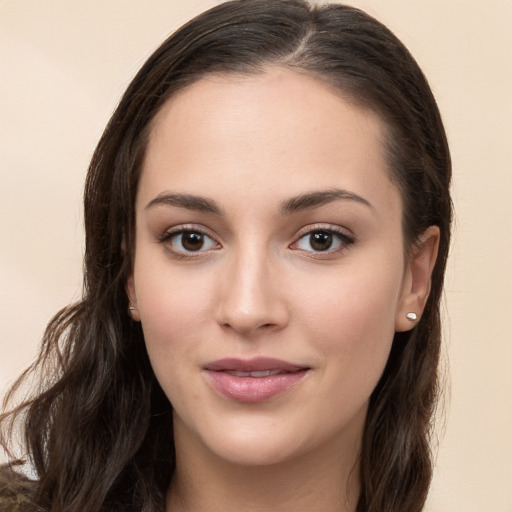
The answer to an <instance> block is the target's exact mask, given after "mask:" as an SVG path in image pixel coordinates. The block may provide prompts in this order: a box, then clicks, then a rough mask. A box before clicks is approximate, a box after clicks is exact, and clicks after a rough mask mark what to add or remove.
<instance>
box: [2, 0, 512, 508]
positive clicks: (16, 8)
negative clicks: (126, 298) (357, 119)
mask: <svg viewBox="0 0 512 512" xmlns="http://www.w3.org/2000/svg"><path fill="white" fill-rule="evenodd" d="M216 3H218V2H215V1H211V0H210V1H206V0H165V1H163V0H158V1H157V0H153V1H142V0H122V1H121V0H108V1H105V0H95V1H91V0H89V1H87V2H86V1H85V0H83V1H74V2H70V1H69V0H46V1H42V0H0V70H1V80H0V217H1V223H0V229H1V232H0V244H1V253H0V257H1V260H0V313H1V316H0V318H1V321H2V335H1V337H0V391H2V390H5V389H6V386H7V383H8V382H10V381H12V379H13V378H14V377H15V376H16V375H17V373H18V372H19V371H20V370H21V369H22V368H23V367H24V366H25V365H27V363H28V362H29V361H30V360H31V359H32V357H33V356H34V354H35V350H36V347H37V344H38V340H39V339H40V337H41V334H42V331H43V329H44V326H45V324H46V322H47V321H48V319H49V318H50V316H51V315H52V314H53V313H55V312H56V311H57V309H58V308H60V307H62V306H63V305H65V304H67V303H68V302H70V301H71V300H72V299H74V298H77V297H79V295H80V285H81V251H82V217H81V211H80V209H81V206H80V201H81V193H82V186H83V178H84V172H85V169H86V167H87V163H88V160H89V158H90V156H91V154H92V151H93V148H94V146H95V143H96V141H97V139H98V138H99V135H100V133H101V131H102V129H103V127H104V125H105V123H106V121H107V120H108V118H109V116H110V114H111V112H112V110H113V108H114V107H115V105H116V103H117V101H118V99H119V97H120V95H121V93H122V92H123V90H124V88H125V87H126V85H127V84H128V81H129V80H130V78H131V77H132V76H133V74H134V73H135V72H136V70H137V69H138V67H139V66H140V65H141V64H142V62H143V61H144V59H145V58H146V57H147V56H148V55H149V53H150V52H151V51H152V49H153V48H154V47H155V46H156V45H157V44H158V43H159V42H160V41H161V40H162V39H163V38H164V37H165V36H166V35H167V34H168V33H169V32H171V31H172V30H173V29H174V28H176V27H177V26H178V25H180V24H181V23H182V22H184V21H185V20H187V19H189V18H190V17H192V16H193V15H195V14H196V13H198V12H200V11H202V10H203V9H205V8H207V7H210V6H211V5H214V4H216ZM349 3H351V4H352V5H356V6H359V7H362V8H364V9H366V10H367V11H369V12H370V13H372V14H374V15H375V16H376V17H378V18H379V19H381V20H382V21H384V22H385V23H386V24H388V26H390V28H392V29H393V30H394V31H395V32H396V33H397V35H398V36H399V37H400V38H402V40H403V41H404V42H405V44H406V45H407V46H408V47H409V48H410V50H411V51H412V52H413V54H414V55H415V56H416V58H417V59H418V61H419V63H420V65H421V66H422V67H423V69H424V71H425V72H426V74H427V76H428V77H429V79H430V81H431V84H432V87H433V89H434V92H435V93H436V95H437V98H438V101H439V104H440V107H441V110H442V112H443V114H444V118H445V121H446V126H447V130H448V135H449V139H450V142H451V147H452V151H453V160H454V172H455V184H454V190H453V192H454V199H455V206H456V209H457V226H456V231H455V240H454V245H453V250H452V255H451V262H450V269H449V276H448V282H447V292H446V306H447V311H448V313H447V315H446V316H447V328H446V331H447V335H446V359H447V360H449V366H450V370H449V373H450V380H451V396H450V397H449V398H448V400H447V412H446V413H445V420H444V423H445V429H444V433H443V430H442V429H440V432H439V436H440V451H439V457H438V464H437V470H436V474H435V480H434V484H433V489H432V493H431V497H430V500H429V507H428V511H429V512H442V511H464V512H512V399H511V394H512V337H511V334H510V331H511V328H510V319H511V317H512V307H511V306H512V300H511V297H510V291H511V290H512V270H511V264H512V206H511V205H512V158H511V155H512V149H511V146H512V144H511V141H512V64H511V63H512V55H511V53H512V52H511V50H512V1H511V0H489V1H485V2H483V1H481V0H479V1H476V0H428V1H427V0H419V1H415V0H352V1H351V2H349Z"/></svg>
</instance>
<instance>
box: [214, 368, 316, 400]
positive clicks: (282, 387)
mask: <svg viewBox="0 0 512 512" xmlns="http://www.w3.org/2000/svg"><path fill="white" fill-rule="evenodd" d="M307 372H308V370H306V369H304V370H299V371H296V372H291V373H280V374H277V375H269V376H267V377H237V376H235V375H230V374H229V373H225V372H218V371H208V370H207V371H206V372H205V373H206V377H207V380H208V382H209V383H210V385H211V386H212V387H213V389H214V390H215V391H217V392H218V393H219V394H220V395H222V396H223V397H225V398H228V399H229V400H234V401H236V402H243V403H252V404H254V403H258V402H263V401H265V400H269V399H270V398H273V397H275V396H277V395H280V394H281V393H284V392H285V391H286V390H288V389H290V388H291V387H292V386H295V385H296V384H297V383H298V382H300V381H301V380H302V379H303V378H304V377H305V376H306V374H307Z"/></svg>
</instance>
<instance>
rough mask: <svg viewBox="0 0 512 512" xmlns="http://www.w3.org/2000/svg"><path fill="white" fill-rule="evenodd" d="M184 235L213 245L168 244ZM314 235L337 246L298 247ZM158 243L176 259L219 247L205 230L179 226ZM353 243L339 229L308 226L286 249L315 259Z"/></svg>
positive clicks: (349, 237)
mask: <svg viewBox="0 0 512 512" xmlns="http://www.w3.org/2000/svg"><path fill="white" fill-rule="evenodd" d="M184 234H190V235H200V236H201V237H202V240H203V241H204V240H205V239H208V240H209V241H210V244H213V247H208V248H207V249H203V247H202V246H201V247H200V248H199V249H198V250H197V251H193V250H192V251H190V250H186V249H185V248H184V247H183V239H182V238H181V239H180V242H179V243H180V244H181V246H182V249H176V247H173V246H172V244H171V243H169V242H172V239H173V238H175V237H180V236H182V235H184ZM315 234H322V235H327V236H328V237H331V242H332V241H333V239H337V241H338V246H337V247H336V248H334V249H332V248H331V247H328V248H327V249H326V250H311V251H310V250H306V249H301V248H300V247H298V245H299V243H300V242H301V241H303V240H306V239H307V237H312V236H313V235H315ZM158 241H159V243H162V244H168V245H169V246H170V247H169V251H170V252H171V253H172V255H173V256H174V257H176V258H181V259H185V258H195V257H198V256H201V255H204V254H205V253H208V252H210V251H212V250H216V249H218V248H219V247H221V245H220V243H219V242H217V241H216V240H215V238H214V237H212V236H211V235H210V234H209V233H208V232H206V231H205V230H203V229H201V228H197V227H194V226H180V227H177V228H175V229H172V230H170V231H166V232H165V233H163V235H162V236H160V237H159V238H158ZM310 241H311V239H310ZM355 242H356V239H355V237H353V236H351V235H348V234H347V233H345V232H344V231H342V230H340V229H336V228H333V227H331V226H329V227H326V226H325V225H314V226H308V228H307V230H303V232H302V234H300V235H299V236H298V238H297V239H296V241H295V242H293V243H292V244H290V245H289V246H288V247H289V248H290V249H291V250H297V251H302V252H305V253H310V255H312V256H313V255H314V256H315V257H322V256H324V255H330V254H333V253H337V252H340V251H343V250H345V249H347V248H348V247H349V246H351V245H353V244H354V243H355ZM333 243H335V242H333Z"/></svg>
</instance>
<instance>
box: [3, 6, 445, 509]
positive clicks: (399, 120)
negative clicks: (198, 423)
mask: <svg viewBox="0 0 512 512" xmlns="http://www.w3.org/2000/svg"><path fill="white" fill-rule="evenodd" d="M269 64H273V65H280V66H284V67H288V68H291V69H295V70H297V71H299V72H301V73H307V74H309V75H311V76H314V77H316V78H317V79H319V80H322V81H326V82H328V83H330V84H331V85H333V86H335V87H337V88H338V89H339V90H340V91H342V92H343V94H344V96H345V97H348V98H350V99H351V100H352V101H354V102H355V103H356V104H358V105H361V106H364V107H366V108H370V109H372V110H373V111H374V112H376V113H377V114H378V115H379V116H380V117H381V118H382V119H383V121H384V123H385V125H386V127H387V140H386V150H387V154H388V164H389V175H390V178H391V180H393V182H394V183H396V185H397V186H398V188H399V190H400V191H401V194H402V199H403V203H404V216H403V230H404V235H405V240H406V247H407V248H410V247H412V245H413V244H414V243H415V242H416V241H417V240H418V238H419V236H420V235H421V234H422V233H423V232H424V231H425V229H426V228H427V227H428V226H431V225H437V226H439V227H440V231H441V240H440V247H439V255H438V259H437V262H436V266H435V269H434V272H433V276H432V287H431V293H430V296H429V299H428V302H427V305H426V308H425V311H424V313H423V315H422V317H421V320H420V321H419V323H418V324H417V326H416V327H415V328H414V329H413V330H411V331H409V332H404V333H397V334H396V335H395V339H394V342H393V347H392V351H391V355H390V358H389V361H388V363H387V366H386V368H385V371H384V374H383V375H382V378H381V380H380V382H379V384H378V386H377V388H376V389H375V391H374V392H373V394H372V396H371V400H370V405H369V410H368V415H367V420H366V426H365V431H364V438H363V446H362V452H361V464H360V467H361V469H360V472H361V473H360V476H361V485H362V487H361V488H362V492H361V495H360V499H359V503H358V508H357V510H358V511H360V512H418V511H420V510H421V509H422V508H423V505H424V502H425V499H426V495H427V491H428V487H429V484H430V480H431V475H432V456H431V447H430V443H429V435H430V433H431V427H432V418H433V412H434V409H435V405H436V401H437V397H438V362H439V352H440V342H441V330H440V313H439V303H440V299H441V292H442V286H443V276H444V272H445V266H446V258H447V253H448V246H449V238H450V222H451V200H450V195H449V184H450V175H451V164H450V155H449V150H448V145H447V141H446V135H445V132H444V128H443V124H442V121H441V117H440V114H439V111H438V108H437V106H436V102H435V100H434V97H433V95H432V92H431V90H430V88H429V86H428V83H427V81H426V79H425V77H424V75H423V74H422V72H421V70H420V69H419V67H418V65H417V64H416V62H415V61H414V59H413V58H412V57H411V55H410V54H409V52H408V51H407V49H406V48H405V47H404V46H403V44H402V43H401V42H400V41H399V40H398V39H397V38H396V37H395V36H394V35H393V34H392V33H391V32H390V31H389V30H388V29H387V28H386V27H384V26H383V25H382V24H380V23H379V22H377V21H376V20H374V19H373V18H371V17H370V16H368V15H367V14H365V13H363V12H361V11H359V10H357V9H355V8H352V7H348V6H343V5H335V4H334V5H327V6H316V7H312V6H310V5H308V4H307V3H306V2H304V1H303V0H235V1H232V2H227V3H224V4H221V5H219V6H217V7H215V8H213V9H211V10H209V11H207V12H205V13H204V14H202V15H200V16H198V17H197V18H195V19H194V20H192V21H191V22H189V23H188V24H186V25H185V26H183V27H182V28H181V29H179V30H178V31H177V32H176V33H175V34H173V35H172V36H171V37H169V38H168V39H167V40H166V41H165V42H164V43H163V44H162V45H161V46H160V47H159V48H158V49H157V50H156V51H155V52H154V53H153V55H152V56H151V57H150V58H149V59H148V61H147V62H146V63H145V64H144V66H143V67H142V69H141V70H140V71H139V73H138V74H137V75H136V77H135V78H134V80H133V81H132V83H131V84H130V86H129V87H128V89H127V91H126V93H125V94H124V96H123V98H122V100H121V102H120V104H119V106H118V108H117V109H116V111H115V112H114V114H113V116H112V118H111V120H110V122H109V124H108V126H107V127H106V129H105V132H104V134H103V136H102V137H101V140H100V142H99V144H98V147H97V149H96V151H95V153H94V156H93V158H92V162H91V165H90V168H89V172H88V175H87V181H86V187H85V199H84V203H85V231H86V249H85V275H84V291H83V298H82V300H81V301H80V302H78V303H77V304H74V305H72V306H69V307H67V308H65V309H63V310H62V311H60V312H59V313H58V314H57V315H56V316H55V317H54V318H53V319H52V320H51V322H50V324H49V326H48V328H47V330H46V333H45V335H44V339H43V343H42V347H41V351H40V354H39V358H38V360H37V362H36V363H35V364H34V365H33V366H32V367H31V368H29V370H27V372H26V373H25V374H24V375H23V376H22V377H21V379H20V380H19V381H18V382H17V384H15V386H14V387H13V389H12V390H11V391H10V393H9V395H8V397H7V398H8V399H9V398H12V396H13V394H14V393H15V391H16V390H17V389H19V387H20V385H21V384H22V383H23V382H24V380H25V379H26V378H27V376H28V375H29V374H30V373H31V372H37V371H38V372H40V373H38V375H39V379H40V380H39V382H40V386H39V387H38V389H37V391H36V392H35V394H34V396H33V397H32V398H29V399H27V400H25V401H24V402H23V403H22V404H21V405H19V406H18V407H15V408H14V409H13V410H11V411H10V412H8V413H4V414H3V415H2V416H1V422H2V427H3V429H4V435H3V438H2V443H3V445H4V447H6V448H7V447H8V437H9V435H10V434H12V432H13V426H16V425H18V423H16V418H17V419H18V420H21V425H22V427H24V428H23V430H22V432H23V439H24V446H25V449H26V457H27V458H28V460H29V462H30V463H31V464H32V466H33V468H34V471H35V474H36V479H35V480H33V481H30V480H28V479H23V478H21V477H19V478H16V477H15V476H14V473H12V474H11V475H10V476H8V477H6V476H5V475H6V474H7V472H6V471H4V476H2V481H1V482H0V485H2V486H3V487H4V488H7V487H10V488H11V492H15V491H16V490H18V491H22V490H24V492H25V495H28V496H29V497H30V500H31V503H32V508H31V509H30V510H35V509H36V508H35V507H37V509H41V510H44V511H51V512H64V511H77V512H78V511H80V512H81V511H83V510H88V511H89V512H99V511H107V510H109V511H110V510H127V511H128V510H129V511H136V510H137V511H140V510H144V511H155V512H156V511H162V510H163V509H164V496H165V492H166V489H167V487H168V485H169V482H170V479H171V476H172V474H173V471H174V467H175V461H174V455H173V434H172V408H171V405H170V403H169V402H168V400H167V398H166V397H165V395H164V393H163V392H162V390H161V388H160V386H159V384H158V382H157V381H156V379H155V376H154V373H153V371H152V369H151V365H150V363H149V359H148V356H147V353H146V349H145V345H144V339H143V335H142V331H141V328H140V325H139V324H138V323H135V322H132V321H131V320H130V318H129V316H128V314H127V307H128V301H127V296H126V291H125V278H126V275H127V274H128V271H129V270H130V268H131V264H132V254H133V249H134V239H135V238H134V229H135V228H134V203H135V195H136V191H137V185H138V179H139V174H140V170H141V163H142V160H143V157H144V150H145V147H146V142H147V136H148V132H149V130H150V129H151V123H152V120H153V118H154V117H155V115H156V113H157V112H158V111H159V109H160V108H161V106H162V105H163V104H164V103H165V102H166V101H167V100H168V99H169V98H170V97H172V95H173V94H175V93H176V92H177V91H178V90H180V89H182V88H184V87H186V86H187V85H190V84H191V83H193V82H195V81H197V80H199V79H200V78H201V77H202V76H204V75H205V74H207V73H212V72H222V73H242V74H254V73H258V72H261V71H263V70H264V68H265V66H268V65H269ZM6 403H7V402H6ZM2 482H3V483H2Z"/></svg>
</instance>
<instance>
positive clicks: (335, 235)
mask: <svg viewBox="0 0 512 512" xmlns="http://www.w3.org/2000/svg"><path fill="white" fill-rule="evenodd" d="M315 234H322V235H328V236H330V237H332V238H331V240H333V239H337V241H338V246H337V247H336V248H334V249H332V248H331V247H328V248H327V249H326V250H323V251H322V250H316V251H315V250H311V251H308V250H305V249H300V248H299V247H297V248H294V246H298V244H299V243H300V242H301V241H303V240H307V238H308V237H312V236H313V235H315ZM310 242H311V238H310ZM355 242H356V238H355V237H354V236H352V235H348V234H347V233H346V232H344V231H342V230H341V229H337V228H334V227H332V226H329V227H327V226H325V225H321V224H318V225H314V226H308V227H307V228H306V230H305V231H303V232H302V233H301V234H300V235H299V237H298V238H297V241H296V242H293V244H291V245H290V248H291V249H293V250H302V251H304V252H307V253H311V256H315V257H322V256H324V255H325V256H327V255H331V254H334V253H337V252H340V251H343V250H345V249H347V248H348V247H350V246H351V245H353V244H354V243H355Z"/></svg>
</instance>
